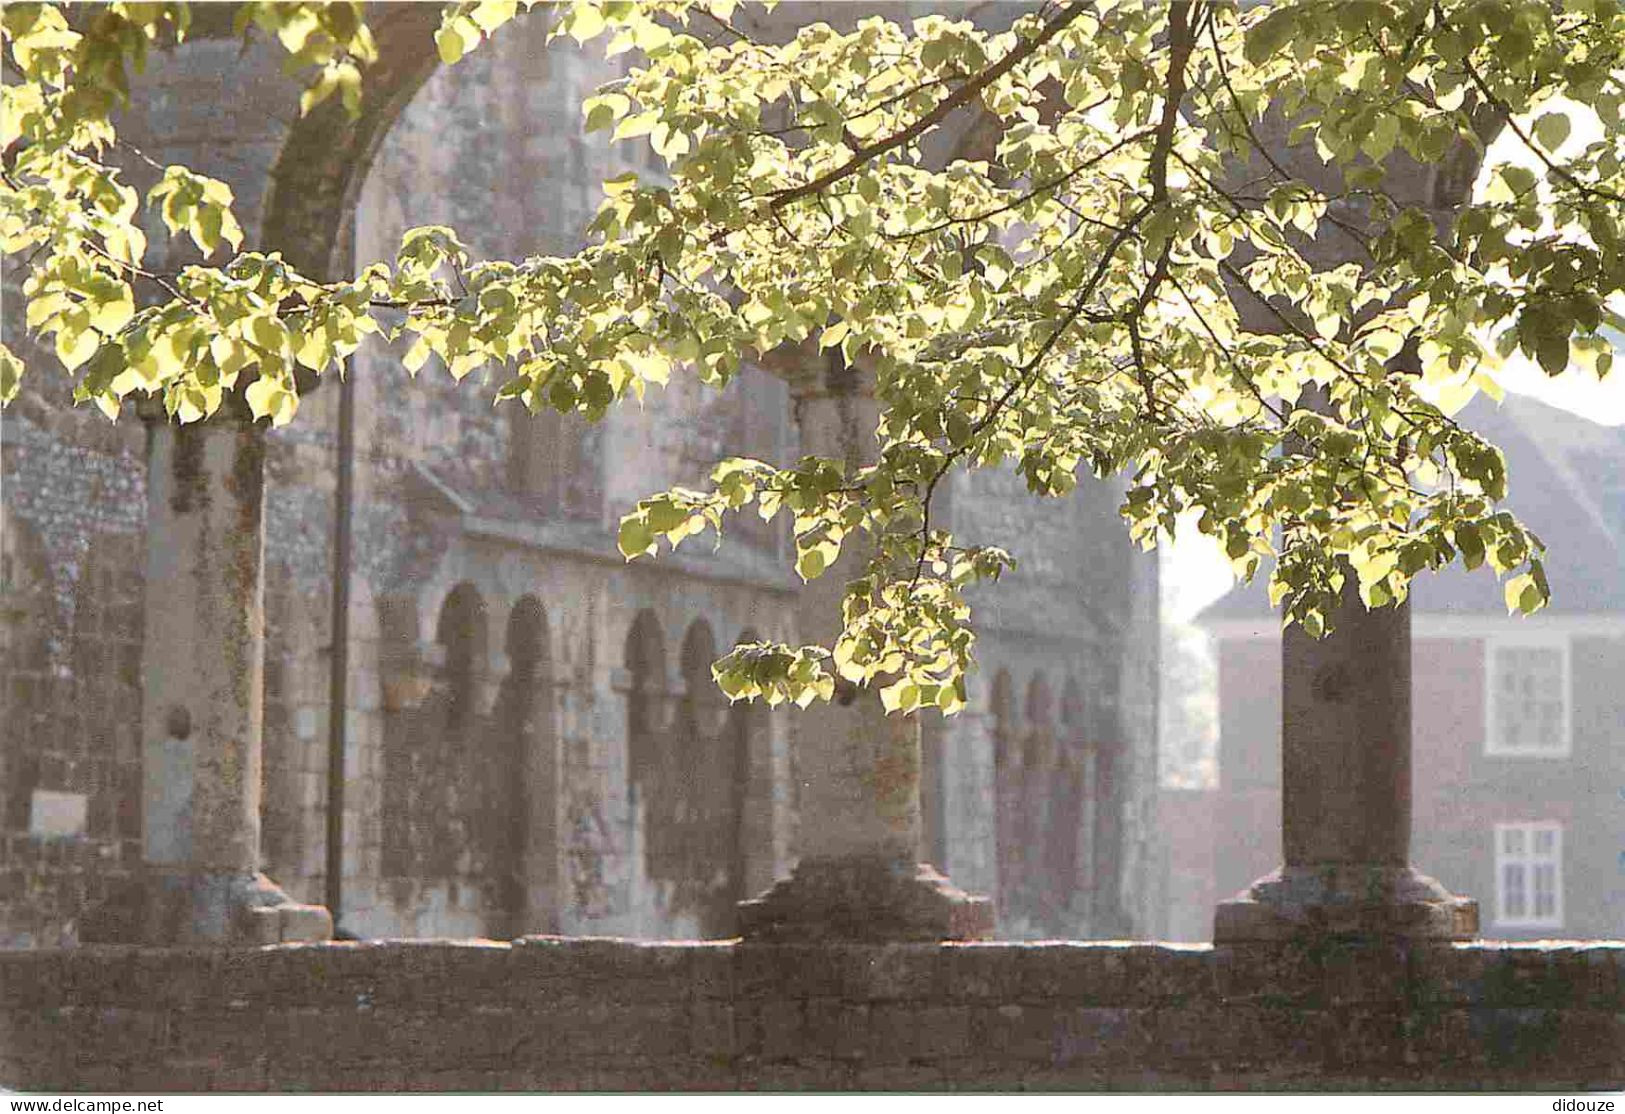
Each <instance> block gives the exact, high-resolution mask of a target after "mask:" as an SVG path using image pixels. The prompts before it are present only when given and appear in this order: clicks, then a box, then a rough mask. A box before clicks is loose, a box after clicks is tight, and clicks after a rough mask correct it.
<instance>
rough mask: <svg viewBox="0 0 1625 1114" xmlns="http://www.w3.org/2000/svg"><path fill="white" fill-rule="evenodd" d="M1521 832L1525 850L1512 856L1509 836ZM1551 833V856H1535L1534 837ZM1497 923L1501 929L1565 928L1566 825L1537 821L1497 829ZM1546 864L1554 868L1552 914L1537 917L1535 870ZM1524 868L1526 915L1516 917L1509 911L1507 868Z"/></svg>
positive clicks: (1552, 821) (1502, 826) (1498, 825)
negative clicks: (1564, 845)
mask: <svg viewBox="0 0 1625 1114" xmlns="http://www.w3.org/2000/svg"><path fill="white" fill-rule="evenodd" d="M1512 831H1518V832H1522V833H1523V844H1524V850H1523V852H1522V854H1519V855H1509V854H1508V853H1507V852H1506V850H1505V847H1506V833H1508V832H1512ZM1537 832H1549V833H1551V835H1552V852H1551V854H1550V855H1540V856H1537V855H1536V854H1535V850H1534V848H1535V834H1536V833H1537ZM1494 838H1495V923H1496V925H1497V927H1500V928H1562V927H1563V825H1562V824H1560V823H1559V822H1557V821H1555V820H1537V821H1528V822H1521V823H1514V824H1497V825H1495V836H1494ZM1546 863H1551V864H1552V867H1553V869H1552V911H1551V913H1549V914H1547V915H1546V916H1538V915H1536V913H1535V912H1534V904H1535V867H1536V866H1539V865H1543V864H1546ZM1514 865H1517V866H1522V867H1523V886H1524V895H1525V900H1526V903H1527V908H1526V909H1525V911H1524V912H1523V913H1521V914H1518V915H1513V914H1510V913H1508V911H1507V907H1506V905H1507V887H1506V868H1507V867H1508V866H1514Z"/></svg>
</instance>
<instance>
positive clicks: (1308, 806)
mask: <svg viewBox="0 0 1625 1114" xmlns="http://www.w3.org/2000/svg"><path fill="white" fill-rule="evenodd" d="M1333 622H1334V624H1335V626H1336V630H1335V631H1334V632H1333V633H1332V634H1330V635H1328V636H1326V637H1325V638H1322V639H1315V638H1311V637H1310V636H1309V635H1307V634H1305V633H1304V631H1303V629H1302V628H1301V627H1299V626H1297V625H1296V624H1294V625H1293V626H1292V627H1290V628H1288V629H1287V630H1286V631H1285V632H1284V633H1283V635H1282V645H1281V656H1282V662H1281V664H1282V677H1283V690H1282V694H1281V695H1282V717H1281V849H1282V857H1283V865H1282V866H1281V868H1280V869H1279V870H1277V871H1275V872H1274V873H1273V874H1270V875H1269V876H1268V877H1265V878H1262V879H1260V880H1259V881H1257V882H1255V883H1253V885H1252V886H1251V887H1250V888H1249V889H1247V890H1246V891H1244V892H1243V893H1241V894H1239V895H1237V896H1236V897H1235V898H1233V899H1231V900H1230V901H1226V902H1222V903H1221V904H1220V905H1219V907H1218V911H1217V916H1216V917H1215V922H1214V932H1213V938H1214V941H1215V942H1216V943H1220V944H1225V943H1242V942H1247V941H1287V940H1292V939H1299V938H1303V937H1325V936H1342V937H1354V938H1379V939H1380V938H1392V937H1406V938H1413V939H1442V940H1459V939H1469V938H1471V937H1473V936H1475V935H1476V934H1477V932H1478V903H1477V902H1475V901H1472V900H1470V899H1466V898H1460V897H1456V896H1454V895H1452V894H1451V893H1450V892H1449V891H1447V890H1446V889H1445V888H1444V887H1443V886H1441V885H1440V884H1439V883H1438V882H1436V881H1434V880H1433V879H1432V878H1429V877H1427V876H1426V875H1424V874H1420V873H1418V872H1417V871H1416V870H1415V869H1414V868H1412V867H1411V865H1410V843H1411V626H1410V608H1409V606H1408V605H1402V606H1400V607H1384V608H1378V609H1376V610H1374V611H1368V610H1366V608H1365V605H1364V604H1363V603H1362V602H1361V600H1360V597H1359V591H1358V589H1357V587H1356V586H1355V578H1354V575H1353V573H1352V572H1350V573H1349V575H1348V582H1347V587H1346V588H1345V590H1344V594H1343V598H1342V600H1341V602H1340V603H1339V605H1338V608H1337V611H1336V613H1335V614H1334V616H1333Z"/></svg>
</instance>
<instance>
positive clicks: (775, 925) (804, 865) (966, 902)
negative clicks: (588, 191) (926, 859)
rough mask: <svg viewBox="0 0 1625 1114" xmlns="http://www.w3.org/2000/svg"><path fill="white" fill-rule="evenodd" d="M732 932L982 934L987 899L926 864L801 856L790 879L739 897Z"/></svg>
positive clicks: (772, 939) (897, 937)
mask: <svg viewBox="0 0 1625 1114" xmlns="http://www.w3.org/2000/svg"><path fill="white" fill-rule="evenodd" d="M739 931H740V935H741V936H742V937H744V938H745V939H746V940H750V941H761V942H769V943H812V942H817V941H850V942H855V943H887V942H895V941H910V940H912V941H936V940H986V939H988V938H989V937H991V936H992V935H993V903H992V902H991V901H989V900H988V899H987V898H985V897H973V896H972V895H970V894H967V893H966V892H965V891H964V890H961V889H959V888H958V887H956V886H955V885H954V884H953V883H951V882H949V881H948V880H947V879H946V878H944V877H943V876H942V875H941V874H938V873H937V871H936V869H935V868H933V867H932V866H930V865H929V864H927V863H907V862H898V861H895V860H891V859H885V858H880V857H873V858H870V857H863V858H838V859H803V860H802V861H801V862H800V863H798V864H797V865H796V868H795V870H794V871H792V872H791V874H790V877H789V878H784V879H780V880H779V881H778V882H775V883H774V884H773V886H772V887H771V888H770V889H768V891H767V892H766V893H764V894H762V896H760V897H758V898H754V899H752V900H750V901H741V902H740V903H739Z"/></svg>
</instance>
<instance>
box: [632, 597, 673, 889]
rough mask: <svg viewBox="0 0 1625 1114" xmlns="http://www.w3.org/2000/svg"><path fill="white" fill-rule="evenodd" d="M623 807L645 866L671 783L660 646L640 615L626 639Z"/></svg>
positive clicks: (650, 619) (656, 626)
mask: <svg viewBox="0 0 1625 1114" xmlns="http://www.w3.org/2000/svg"><path fill="white" fill-rule="evenodd" d="M624 660H625V662H626V672H627V689H626V752H627V763H626V766H627V770H626V772H627V801H628V805H629V807H630V811H631V820H632V826H633V834H634V837H636V836H638V835H641V837H642V844H643V848H644V851H643V854H644V860H645V863H647V862H648V861H649V859H650V858H651V856H654V855H657V854H658V848H659V847H660V841H659V838H658V835H659V833H660V832H661V831H662V829H663V828H664V827H665V826H666V824H667V823H668V815H669V812H670V804H671V800H670V796H669V794H667V793H665V791H664V790H665V787H666V786H667V785H669V784H670V783H671V781H672V780H673V763H672V761H671V752H670V748H668V747H667V746H666V745H665V739H664V738H663V735H664V728H665V722H664V721H665V717H664V715H663V709H664V702H665V699H666V640H665V636H664V634H662V632H661V630H660V621H659V620H658V619H656V618H655V616H654V613H653V612H652V611H647V610H645V611H640V612H638V614H637V617H636V618H635V619H633V620H632V629H631V630H630V631H628V632H627V635H626V654H625V659H624Z"/></svg>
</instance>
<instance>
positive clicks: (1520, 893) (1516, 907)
mask: <svg viewBox="0 0 1625 1114" xmlns="http://www.w3.org/2000/svg"><path fill="white" fill-rule="evenodd" d="M1523 869H1524V868H1523V864H1522V863H1506V864H1504V865H1503V866H1502V867H1501V897H1502V900H1501V907H1502V909H1503V910H1505V912H1506V915H1507V917H1508V919H1516V918H1521V917H1524V916H1527V915H1528V902H1527V901H1526V900H1525V897H1524V877H1523Z"/></svg>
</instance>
